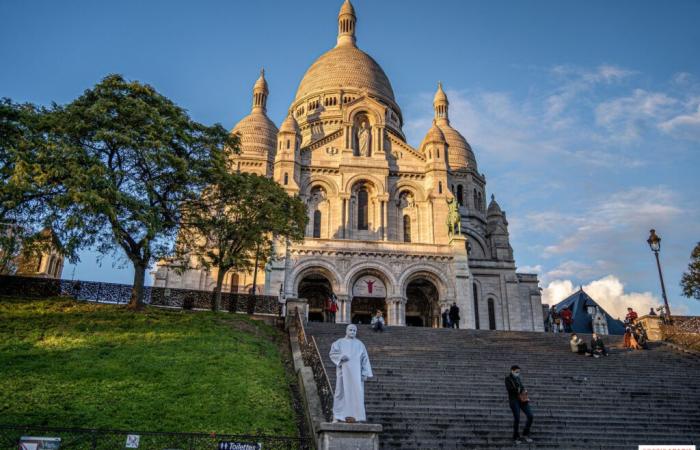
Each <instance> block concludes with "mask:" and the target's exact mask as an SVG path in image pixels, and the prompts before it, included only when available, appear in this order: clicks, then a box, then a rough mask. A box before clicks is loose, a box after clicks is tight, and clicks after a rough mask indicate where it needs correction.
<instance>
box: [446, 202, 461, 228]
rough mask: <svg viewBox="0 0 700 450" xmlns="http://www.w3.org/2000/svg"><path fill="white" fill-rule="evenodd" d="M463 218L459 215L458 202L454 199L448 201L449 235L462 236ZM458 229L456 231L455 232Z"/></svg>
mask: <svg viewBox="0 0 700 450" xmlns="http://www.w3.org/2000/svg"><path fill="white" fill-rule="evenodd" d="M461 219H462V217H461V215H460V214H459V208H458V206H457V201H456V200H455V199H454V198H450V199H448V200H447V234H448V235H449V236H450V237H452V236H454V235H455V231H457V234H459V235H461V234H462V220H461ZM455 229H456V230H455Z"/></svg>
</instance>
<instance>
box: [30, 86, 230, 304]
mask: <svg viewBox="0 0 700 450" xmlns="http://www.w3.org/2000/svg"><path fill="white" fill-rule="evenodd" d="M50 117H51V120H50V125H51V133H52V143H53V145H52V147H53V148H52V149H51V150H52V153H51V156H50V157H49V156H47V159H46V161H45V162H44V163H43V164H42V166H41V169H42V176H44V177H45V178H46V179H49V180H53V182H54V183H55V184H56V185H59V186H61V187H62V189H61V191H60V192H59V193H58V194H57V195H56V196H54V197H53V198H52V201H51V206H52V207H53V210H52V211H53V212H52V216H51V217H50V218H49V222H51V224H52V228H53V229H54V231H57V232H58V235H59V237H60V240H61V241H62V242H64V245H66V243H68V244H67V245H69V246H75V247H89V246H96V247H97V249H98V250H99V251H101V252H110V251H111V252H114V251H117V250H119V249H121V250H122V251H123V252H124V254H125V255H126V257H127V258H128V259H129V261H131V264H132V265H133V267H134V284H133V288H132V293H131V299H130V302H129V307H130V308H140V307H141V306H142V305H143V286H144V279H145V271H146V269H147V268H148V267H149V265H150V264H151V263H152V262H153V261H154V260H156V259H158V258H162V257H165V256H167V255H169V254H171V252H172V250H173V248H172V247H173V246H172V243H173V242H174V238H175V236H176V233H177V227H178V224H179V223H180V219H181V206H182V205H183V204H184V202H186V201H188V200H190V199H192V198H196V197H197V196H198V195H199V194H200V193H201V191H202V188H203V187H204V186H205V185H206V180H207V179H208V178H209V177H210V174H211V173H212V172H213V171H214V170H216V168H217V167H218V166H223V165H224V163H225V161H224V159H223V155H224V148H225V147H227V146H230V147H232V148H235V146H236V143H237V142H236V140H235V139H234V138H233V137H232V136H231V135H230V134H229V133H228V132H227V131H226V130H225V129H224V128H223V127H222V126H221V125H218V124H216V125H214V126H211V127H208V126H204V125H202V124H199V123H197V122H195V121H193V120H192V119H190V117H189V116H188V114H187V113H186V112H185V111H184V110H183V109H182V108H180V107H178V106H177V105H175V104H174V103H173V102H172V101H170V100H169V99H167V98H166V97H164V96H163V95H161V94H159V93H158V92H156V90H155V89H154V88H153V87H151V86H149V85H145V84H141V83H139V82H136V81H126V80H124V79H123V78H122V77H121V76H120V75H109V76H107V77H106V78H104V79H103V80H102V81H101V82H100V83H98V84H97V85H95V86H94V87H93V88H92V89H89V90H86V91H85V92H84V93H83V95H81V96H80V97H79V98H77V99H76V100H74V101H73V102H71V103H70V104H68V105H66V106H63V107H58V106H55V107H54V109H53V110H52V111H51V114H50Z"/></svg>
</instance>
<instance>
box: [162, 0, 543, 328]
mask: <svg viewBox="0 0 700 450" xmlns="http://www.w3.org/2000/svg"><path fill="white" fill-rule="evenodd" d="M355 25H356V16H355V11H354V8H353V7H352V5H351V4H350V2H349V1H345V3H343V5H342V7H341V10H340V13H339V15H338V40H337V45H336V46H335V47H334V48H333V49H331V50H330V51H328V52H326V53H325V54H323V55H322V56H321V57H319V58H318V60H317V61H316V62H315V63H314V64H312V65H311V67H310V68H309V69H308V71H307V72H306V74H305V75H304V77H303V79H302V81H301V83H300V84H299V88H298V90H297V93H296V97H295V99H294V102H293V103H292V105H291V106H290V108H289V112H288V116H287V117H286V118H285V120H284V121H283V123H282V125H281V126H280V128H279V130H278V129H277V128H276V127H275V125H274V123H272V121H271V120H270V119H269V118H268V117H267V115H266V110H265V107H266V101H267V96H268V94H269V90H268V85H267V81H266V80H265V77H264V73H261V75H260V78H259V79H258V80H257V82H256V83H255V85H254V88H253V107H252V111H251V114H250V115H248V116H247V117H245V118H244V119H243V120H241V121H240V122H239V123H238V124H237V125H236V126H235V127H234V129H233V132H236V133H239V134H240V136H241V141H242V149H241V150H242V151H241V154H240V155H239V156H238V157H237V166H238V169H239V170H241V171H247V172H253V173H257V174H259V175H264V176H268V177H272V178H274V179H275V180H276V181H277V182H279V183H280V184H281V185H282V186H283V187H284V188H285V189H286V191H287V192H288V193H289V194H291V195H299V196H300V197H301V198H302V199H303V200H304V201H305V202H306V204H307V206H308V214H309V226H308V229H307V231H306V236H307V238H306V239H305V241H304V242H303V244H299V245H289V246H286V245H283V244H282V243H280V245H278V249H277V253H278V255H277V256H278V257H277V258H276V260H275V261H273V262H271V263H270V264H268V266H267V267H266V269H265V270H264V271H260V273H259V274H258V280H257V284H258V286H260V287H261V289H260V290H259V291H258V292H263V291H264V292H265V293H267V294H277V293H281V294H282V295H284V296H286V297H287V298H292V297H304V298H307V299H308V300H309V318H310V320H323V319H324V318H325V317H326V314H325V312H324V311H323V302H324V300H325V299H326V298H327V297H328V295H329V294H330V293H331V292H332V293H334V294H335V295H336V296H337V297H338V300H339V304H340V311H339V312H338V314H337V320H338V321H340V322H349V321H355V322H358V321H359V322H364V321H367V320H368V319H369V314H371V312H372V311H374V310H375V309H377V308H380V309H383V310H384V311H385V314H386V316H387V319H388V323H389V324H390V325H423V326H439V324H440V314H441V311H443V310H444V309H445V308H446V307H447V306H449V305H451V304H452V303H457V305H458V306H459V307H460V311H461V320H460V326H461V327H465V328H482V329H489V328H490V329H499V330H500V329H506V330H542V328H543V325H542V320H541V317H540V316H541V311H542V307H541V301H540V291H539V286H538V280H537V277H536V276H534V275H529V274H516V271H515V261H514V259H513V249H512V248H511V246H510V243H509V235H508V221H507V219H506V214H505V212H503V211H502V210H501V208H500V206H499V205H498V203H497V202H496V201H495V199H494V198H493V196H492V199H491V202H490V204H489V205H488V208H487V207H486V200H485V199H486V189H485V188H486V179H485V176H484V175H483V174H480V173H479V171H478V169H477V164H476V158H475V156H474V152H473V151H472V148H471V146H470V145H469V143H468V142H467V140H466V139H465V138H464V137H463V136H462V135H461V134H460V133H459V132H458V131H457V130H455V129H454V128H452V126H451V125H450V121H449V101H448V98H447V95H446V94H445V92H444V91H443V89H442V86H441V85H440V84H438V89H437V93H436V94H435V98H434V101H433V108H434V112H435V119H434V121H433V124H432V126H431V128H430V130H428V132H427V134H426V136H425V138H424V139H423V141H422V142H421V144H420V145H419V146H418V147H416V148H414V147H412V146H411V145H409V144H408V143H407V142H406V139H405V136H404V134H403V131H402V125H403V116H402V113H401V109H400V108H399V105H398V104H397V103H396V101H395V99H394V92H393V90H392V87H391V83H390V82H389V79H388V77H387V76H386V74H385V73H384V71H383V70H382V68H381V67H380V66H379V64H377V62H376V61H375V60H374V59H372V57H370V56H369V55H367V54H366V53H364V52H363V51H362V50H360V49H359V48H358V47H357V45H356V39H355ZM451 201H455V202H457V204H458V211H459V217H460V221H461V222H460V226H461V233H462V234H459V233H458V232H456V233H455V234H454V235H453V234H452V233H451V231H450V229H449V227H448V213H449V204H448V202H451ZM215 279H216V277H215V273H206V272H202V271H197V270H191V271H188V272H186V273H184V274H182V275H178V274H176V273H175V272H174V271H172V270H170V269H169V267H168V265H167V263H165V262H163V263H162V264H160V265H159V267H158V269H157V271H156V272H155V285H156V286H164V285H166V284H167V285H168V286H172V287H176V286H177V287H185V288H195V289H212V288H213V284H214V280H215ZM224 285H225V286H224V287H225V289H226V290H231V291H241V292H246V291H248V290H249V289H250V286H251V285H252V277H251V274H244V273H240V274H227V275H226V278H225V280H224Z"/></svg>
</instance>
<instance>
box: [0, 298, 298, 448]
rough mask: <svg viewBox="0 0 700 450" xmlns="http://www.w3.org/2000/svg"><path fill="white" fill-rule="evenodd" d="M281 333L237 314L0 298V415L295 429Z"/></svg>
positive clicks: (148, 425) (41, 420)
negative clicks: (281, 348)
mask: <svg viewBox="0 0 700 450" xmlns="http://www.w3.org/2000/svg"><path fill="white" fill-rule="evenodd" d="M281 339H282V334H281V332H280V331H278V330H276V329H275V328H273V327H270V326H268V325H266V324H264V323H262V322H260V321H255V320H251V319H249V318H248V317H245V316H241V315H238V314H228V313H218V314H214V313H211V312H184V311H174V310H163V309H156V308H147V309H146V310H144V311H142V312H132V311H129V310H126V309H125V308H124V307H121V306H112V305H97V304H90V303H85V302H77V301H72V300H66V299H42V300H28V299H0V423H2V424H18V425H19V424H22V425H34V426H40V425H41V426H55V427H83V428H92V427H95V428H112V429H114V428H116V429H137V430H146V431H203V432H216V433H255V432H263V433H274V434H283V435H290V436H292V435H297V434H298V431H297V428H296V425H295V415H294V412H293V408H292V397H291V393H290V390H289V387H288V383H289V381H288V375H287V373H286V372H285V368H284V364H283V362H282V358H281V355H280V351H279V347H278V345H279V342H280V341H281Z"/></svg>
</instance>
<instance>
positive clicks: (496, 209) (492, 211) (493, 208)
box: [487, 194, 503, 216]
mask: <svg viewBox="0 0 700 450" xmlns="http://www.w3.org/2000/svg"><path fill="white" fill-rule="evenodd" d="M502 215H503V211H502V210H501V206H500V205H499V204H498V202H497V201H496V196H495V195H493V194H491V203H489V209H488V211H487V216H502Z"/></svg>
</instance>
